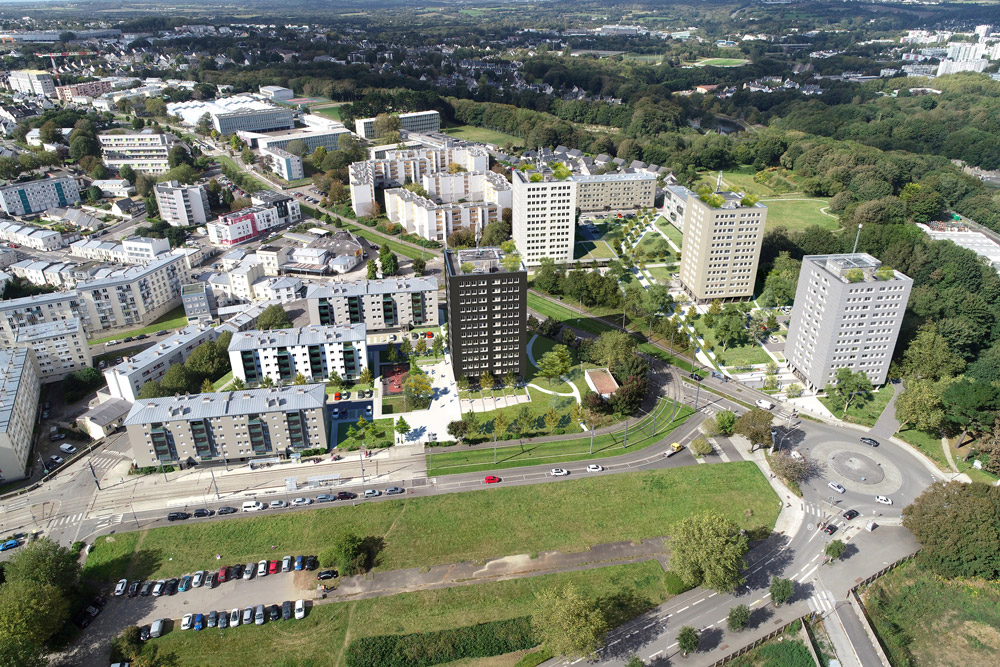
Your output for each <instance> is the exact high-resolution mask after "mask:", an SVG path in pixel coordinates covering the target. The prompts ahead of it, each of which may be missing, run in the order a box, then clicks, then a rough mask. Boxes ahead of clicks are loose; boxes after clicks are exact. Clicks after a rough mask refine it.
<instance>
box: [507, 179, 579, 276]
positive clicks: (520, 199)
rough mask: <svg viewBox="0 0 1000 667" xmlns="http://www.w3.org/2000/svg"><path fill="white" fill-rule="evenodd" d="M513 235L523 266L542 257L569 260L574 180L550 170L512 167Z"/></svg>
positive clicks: (533, 262)
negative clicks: (557, 175)
mask: <svg viewBox="0 0 1000 667" xmlns="http://www.w3.org/2000/svg"><path fill="white" fill-rule="evenodd" d="M512 178H513V184H514V196H513V209H514V213H513V218H512V220H513V224H512V227H513V230H512V231H513V236H514V243H515V244H516V245H517V250H518V252H519V253H520V254H521V258H522V259H523V260H524V263H525V264H526V265H527V266H536V265H538V264H539V263H540V262H541V260H542V258H543V257H549V258H551V259H553V260H555V262H556V263H557V264H562V263H567V264H568V263H571V262H572V261H573V244H574V243H575V240H576V237H575V229H574V228H575V227H576V196H577V187H578V186H577V183H576V182H575V181H574V180H573V179H572V178H567V179H564V180H559V179H557V178H554V177H553V176H552V174H551V173H545V174H542V173H540V172H524V171H520V170H517V169H515V170H514V171H513V175H512Z"/></svg>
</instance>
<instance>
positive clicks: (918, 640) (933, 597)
mask: <svg viewBox="0 0 1000 667" xmlns="http://www.w3.org/2000/svg"><path fill="white" fill-rule="evenodd" d="M863 599H864V601H865V607H866V609H867V611H868V616H869V617H870V618H871V620H872V625H873V626H874V628H875V633H876V634H877V635H878V636H879V639H880V640H881V641H882V645H883V646H884V647H885V648H886V652H887V653H888V655H889V661H890V662H891V663H892V664H893V665H944V664H961V665H962V666H963V667H987V666H992V665H995V664H996V659H997V655H998V654H1000V630H998V628H1000V584H998V583H997V582H995V581H994V582H988V581H977V580H972V579H954V580H946V579H942V578H940V577H938V576H935V575H934V574H932V573H930V572H928V571H927V570H925V569H923V568H922V567H921V566H920V565H919V564H918V563H916V562H912V561H911V562H909V563H906V564H904V565H901V566H899V567H898V568H896V569H895V570H893V571H892V572H890V573H888V574H887V575H885V576H884V577H882V578H880V579H878V580H876V581H875V582H874V583H873V584H871V585H870V586H869V587H868V589H867V590H866V591H864V593H863ZM943 656H956V658H955V660H954V661H951V660H944V659H943ZM957 656H961V658H958V657H957Z"/></svg>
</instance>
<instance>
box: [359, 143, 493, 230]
mask: <svg viewBox="0 0 1000 667" xmlns="http://www.w3.org/2000/svg"><path fill="white" fill-rule="evenodd" d="M453 163H454V164H457V165H459V166H460V167H462V168H463V169H465V170H466V171H469V172H484V171H487V170H488V169H489V166H490V155H489V153H487V152H486V151H485V150H484V149H482V148H479V147H478V146H445V147H442V148H415V149H406V150H391V151H386V154H385V157H384V158H380V159H377V160H366V161H363V162H355V163H353V164H352V165H351V167H350V173H349V175H350V189H351V206H352V207H353V208H354V211H355V213H357V214H358V215H359V216H364V215H369V214H370V213H371V210H372V204H373V203H374V202H375V188H376V187H380V188H384V187H400V186H402V185H403V184H404V183H408V182H409V183H420V182H421V181H422V179H423V177H424V174H435V173H438V172H446V171H448V166H449V165H451V164H453Z"/></svg>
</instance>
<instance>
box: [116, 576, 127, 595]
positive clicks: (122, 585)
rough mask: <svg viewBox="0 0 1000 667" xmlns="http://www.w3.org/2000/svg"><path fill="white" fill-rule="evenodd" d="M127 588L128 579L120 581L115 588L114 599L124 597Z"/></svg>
mask: <svg viewBox="0 0 1000 667" xmlns="http://www.w3.org/2000/svg"><path fill="white" fill-rule="evenodd" d="M127 588H128V579H120V580H119V581H118V584H117V585H116V586H115V597H121V596H122V595H125V589H127Z"/></svg>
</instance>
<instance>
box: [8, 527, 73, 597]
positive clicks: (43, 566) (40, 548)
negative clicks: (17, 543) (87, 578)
mask: <svg viewBox="0 0 1000 667" xmlns="http://www.w3.org/2000/svg"><path fill="white" fill-rule="evenodd" d="M4 577H5V578H6V581H7V583H10V582H17V581H30V582H34V583H37V584H48V585H52V586H56V587H62V588H63V589H66V590H69V589H72V588H73V587H74V586H76V582H77V581H78V580H79V578H80V563H79V562H78V561H77V558H76V555H74V554H73V552H71V551H70V550H69V549H67V548H66V547H63V546H60V545H59V544H58V543H56V542H54V541H52V540H51V539H49V538H47V537H41V538H38V539H37V540H34V541H33V542H29V543H28V544H26V545H25V546H23V547H21V548H20V549H19V550H18V551H17V552H15V553H14V555H13V556H12V557H11V559H10V560H9V561H7V564H6V567H5V568H4ZM0 590H2V589H0Z"/></svg>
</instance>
